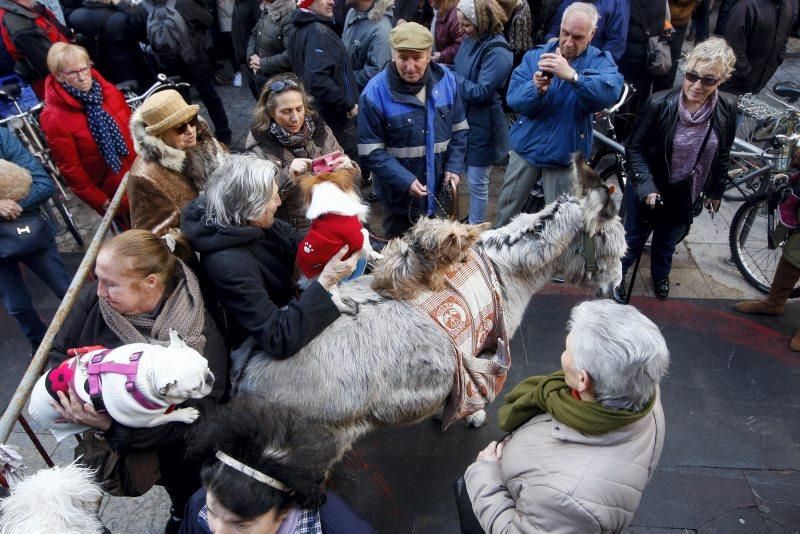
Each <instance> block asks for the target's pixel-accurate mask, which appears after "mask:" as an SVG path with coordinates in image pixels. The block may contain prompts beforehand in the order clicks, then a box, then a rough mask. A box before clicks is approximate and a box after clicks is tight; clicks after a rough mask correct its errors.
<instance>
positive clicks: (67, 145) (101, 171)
mask: <svg viewBox="0 0 800 534" xmlns="http://www.w3.org/2000/svg"><path fill="white" fill-rule="evenodd" d="M92 77H93V78H94V79H95V80H97V82H98V83H99V84H100V88H101V90H102V91H103V109H104V110H105V111H106V112H107V113H108V114H109V115H111V117H112V118H113V119H114V122H116V123H117V126H118V127H119V131H120V133H121V134H122V138H123V139H124V140H125V145H126V146H127V147H128V155H127V157H124V158H121V160H122V168H121V169H120V170H119V172H114V171H113V170H111V168H110V167H109V166H108V165H107V164H106V161H105V159H103V155H102V154H101V153H100V149H99V148H98V147H97V143H95V141H94V138H93V137H92V132H91V131H90V130H89V122H88V120H87V119H86V113H85V111H84V109H83V104H81V103H79V102H78V101H77V100H75V98H74V97H72V96H70V95H69V93H67V91H66V90H64V88H63V87H61V84H60V83H58V82H57V81H56V79H55V78H54V77H53V75H52V74H51V75H50V76H48V77H47V79H46V80H45V107H44V110H43V111H42V116H41V125H42V131H43V132H44V135H45V137H46V138H47V145H48V146H49V147H50V151H51V152H52V154H53V158H54V159H55V161H56V165H57V166H58V170H60V171H61V174H63V175H64V179H66V181H67V184H69V187H70V189H72V191H73V192H74V193H75V194H76V195H78V198H80V199H81V200H83V201H84V202H86V203H87V204H88V205H89V206H90V207H91V208H92V209H94V210H95V211H97V212H98V213H102V212H103V210H102V206H103V204H104V203H105V202H106V201H107V200H110V199H111V198H112V197H113V196H114V193H115V192H116V191H117V187H118V186H119V183H120V181H121V180H122V177H123V176H125V173H126V172H128V170H129V169H130V168H131V165H133V160H134V159H135V158H136V152H135V151H134V150H133V141H132V140H131V131H130V128H129V126H128V123H129V122H130V120H131V110H130V108H129V107H128V104H126V103H125V97H124V96H123V95H122V93H120V92H119V90H118V89H117V88H116V87H114V86H113V85H112V84H110V83H108V82H107V81H106V80H105V78H103V77H102V76H101V75H100V73H98V72H97V71H96V70H94V69H93V70H92ZM127 211H128V201H127V200H123V204H122V206H120V210H119V212H120V213H126V212H127Z"/></svg>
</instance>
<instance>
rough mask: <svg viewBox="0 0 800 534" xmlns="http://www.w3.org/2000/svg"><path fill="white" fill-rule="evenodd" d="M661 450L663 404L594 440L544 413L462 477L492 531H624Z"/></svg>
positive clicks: (479, 515)
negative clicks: (498, 457)
mask: <svg viewBox="0 0 800 534" xmlns="http://www.w3.org/2000/svg"><path fill="white" fill-rule="evenodd" d="M663 446H664V412H663V409H662V408H661V401H660V399H658V400H657V401H656V403H655V406H654V407H653V410H652V412H650V414H648V415H647V416H646V417H643V418H642V419H640V420H639V421H636V422H635V423H632V424H630V425H628V426H626V427H623V428H621V429H619V430H615V431H613V432H609V433H606V434H601V435H596V436H590V435H586V434H582V433H581V432H579V431H577V430H575V429H573V428H570V427H568V426H566V425H564V424H562V423H560V422H558V421H556V420H555V419H553V417H552V416H551V415H550V414H542V415H539V416H536V417H534V418H532V419H531V420H530V421H528V422H527V423H525V424H524V425H522V426H521V427H519V428H518V429H517V430H515V431H514V432H513V433H512V434H511V438H510V439H509V441H508V442H507V444H506V446H505V448H504V449H503V455H502V458H501V460H500V461H499V462H486V461H479V462H475V463H474V464H472V465H471V466H469V468H468V469H467V472H466V474H465V475H464V478H465V479H466V483H467V491H468V493H469V496H470V500H471V501H472V508H473V510H474V511H475V515H476V516H477V518H478V520H479V521H480V523H481V525H482V526H483V528H484V530H485V531H486V532H487V533H491V534H494V533H499V532H503V533H509V534H511V533H519V532H529V533H533V532H547V533H550V534H557V533H590V532H598V533H600V532H603V533H606V532H622V531H623V530H624V529H625V527H626V526H627V525H629V524H630V523H631V521H632V520H633V514H634V512H636V508H638V506H639V501H640V500H641V498H642V492H643V491H644V488H645V486H646V485H647V483H648V481H649V480H650V478H651V477H652V476H653V473H654V472H655V468H656V465H657V464H658V460H659V458H660V456H661V449H662V447H663Z"/></svg>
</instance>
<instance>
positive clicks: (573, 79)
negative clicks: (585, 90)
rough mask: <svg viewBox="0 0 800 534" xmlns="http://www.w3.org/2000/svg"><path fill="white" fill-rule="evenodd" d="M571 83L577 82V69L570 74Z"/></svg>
mask: <svg viewBox="0 0 800 534" xmlns="http://www.w3.org/2000/svg"><path fill="white" fill-rule="evenodd" d="M572 83H578V71H577V70H576V71H575V74H573V75H572Z"/></svg>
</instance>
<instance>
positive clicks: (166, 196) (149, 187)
mask: <svg viewBox="0 0 800 534" xmlns="http://www.w3.org/2000/svg"><path fill="white" fill-rule="evenodd" d="M198 119H199V120H198V126H197V144H196V145H195V146H194V147H192V148H191V149H187V150H179V149H176V148H172V147H170V146H168V145H167V144H166V143H164V141H162V140H161V139H160V138H159V137H155V136H152V135H149V134H147V133H146V132H145V124H144V122H143V121H142V117H141V113H139V112H138V111H136V112H134V114H133V117H131V134H132V136H133V145H134V148H135V149H136V154H137V156H136V161H134V162H133V166H132V167H131V170H130V178H129V179H128V200H129V202H130V207H131V226H132V227H133V228H142V229H145V230H150V231H152V232H153V233H154V234H156V235H159V236H162V235H164V234H166V233H167V231H168V230H169V229H170V228H179V227H180V222H181V210H182V209H183V207H184V206H186V204H188V203H189V202H191V201H192V200H194V199H195V198H197V196H198V195H199V194H200V192H201V191H202V190H203V189H204V188H205V184H206V179H207V177H208V175H209V174H211V172H212V171H213V170H214V168H216V165H217V164H218V163H219V162H220V160H221V158H222V157H223V156H224V154H225V152H226V149H225V147H224V145H222V144H220V143H219V142H218V141H217V140H216V139H214V136H213V135H212V134H211V130H210V129H209V127H208V124H207V123H206V121H205V120H203V118H202V117H198Z"/></svg>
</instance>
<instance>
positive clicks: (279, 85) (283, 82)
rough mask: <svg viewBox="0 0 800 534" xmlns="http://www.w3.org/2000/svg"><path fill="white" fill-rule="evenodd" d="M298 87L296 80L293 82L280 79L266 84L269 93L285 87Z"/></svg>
mask: <svg viewBox="0 0 800 534" xmlns="http://www.w3.org/2000/svg"><path fill="white" fill-rule="evenodd" d="M290 88H291V89H300V85H299V84H298V83H297V82H293V81H292V80H280V81H277V82H272V83H271V84H269V85H268V86H267V89H268V91H269V92H270V93H282V92H284V91H285V90H286V89H290Z"/></svg>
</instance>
